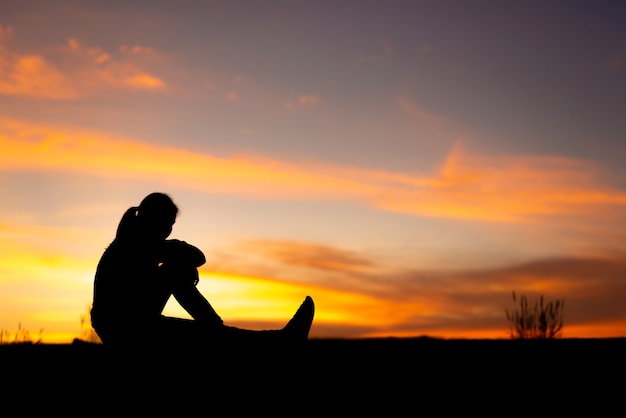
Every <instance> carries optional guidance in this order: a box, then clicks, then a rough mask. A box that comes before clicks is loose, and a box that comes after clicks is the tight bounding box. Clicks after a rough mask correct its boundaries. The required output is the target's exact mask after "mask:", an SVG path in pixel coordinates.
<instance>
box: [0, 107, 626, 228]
mask: <svg viewBox="0 0 626 418" xmlns="http://www.w3.org/2000/svg"><path fill="white" fill-rule="evenodd" d="M0 146H1V147H2V155H0V163H1V167H2V168H1V169H2V170H3V171H7V170H32V171H44V170H57V171H65V172H67V171H69V172H82V173H86V174H91V175H96V176H100V177H104V178H136V179H148V178H153V179H161V180H162V181H164V182H166V183H171V184H176V185H178V186H180V187H184V188H191V189H195V190H200V191H204V192H211V193H232V194H243V195H248V196H251V197H258V198H279V199H335V200H349V201H353V202H359V203H361V204H364V205H367V206H370V207H373V208H376V209H379V210H384V211H391V212H399V213H405V214H410V215H415V216H426V217H440V218H454V219H465V220H480V221H495V222H518V223H519V222H539V221H542V220H545V219H547V218H554V219H560V220H563V219H565V217H566V216H571V217H572V219H571V221H572V222H573V221H580V220H581V219H593V218H594V217H603V216H606V215H607V214H609V215H611V214H612V215H616V214H618V215H619V216H620V217H621V211H622V209H623V208H624V205H626V192H625V191H624V190H622V189H620V188H619V187H617V186H615V185H612V184H610V182H609V181H608V180H609V177H608V176H607V175H606V174H607V173H604V172H603V169H602V167H600V166H598V165H597V164H595V163H593V162H590V161H585V160H582V159H572V158H560V157H546V156H487V155H479V154H472V153H468V152H466V151H465V150H464V149H463V148H461V147H456V148H454V149H452V150H451V152H450V153H449V155H448V156H447V158H446V159H445V161H444V162H443V163H442V164H441V165H440V167H439V169H438V170H436V171H435V172H433V173H423V174H415V173H402V172H391V171H382V170H368V169H362V168H354V167H345V166H336V165H328V164H323V163H318V162H310V161H309V162H307V161H303V162H293V161H281V160H276V159H271V158H267V157H263V156H256V155H247V156H239V157H233V158H221V157H217V156H214V155H211V154H199V153H193V152H190V151H187V150H184V149H178V148H173V147H162V146H153V145H148V144H144V143H140V142H137V141H133V140H127V139H123V138H122V139H120V138H110V137H108V136H106V135H101V134H97V133H92V132H77V131H74V130H64V129H57V128H53V127H45V126H33V125H28V124H26V123H23V122H19V121H15V120H10V119H6V118H5V119H2V124H1V125H0Z"/></svg>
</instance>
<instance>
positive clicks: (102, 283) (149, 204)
mask: <svg viewBox="0 0 626 418" xmlns="http://www.w3.org/2000/svg"><path fill="white" fill-rule="evenodd" d="M177 215H178V207H177V206H176V204H175V203H174V202H173V201H172V199H171V198H170V197H169V196H168V195H167V194H164V193H151V194H149V195H148V196H146V197H145V198H144V199H143V200H142V201H141V203H140V205H139V206H138V207H131V208H129V209H128V210H127V211H126V213H124V215H123V217H122V219H121V221H120V223H119V226H118V228H117V234H116V236H115V239H114V240H113V242H112V243H111V244H110V245H109V246H108V248H107V249H106V250H105V251H104V254H103V255H102V257H101V259H100V262H99V263H98V267H97V270H96V275H95V280H94V294H93V307H92V310H91V321H92V326H93V328H94V330H95V331H96V332H97V334H98V336H99V337H100V339H101V340H102V342H103V343H104V344H105V345H117V346H131V345H146V346H159V345H164V344H165V345H168V344H174V345H185V346H188V345H190V344H192V345H196V344H219V343H220V342H233V341H235V342H239V341H242V342H246V343H250V342H256V341H259V342H261V341H265V342H273V341H303V340H306V339H307V338H308V333H309V329H310V327H311V323H312V321H313V314H314V306H313V300H312V299H311V298H310V297H309V296H307V297H306V298H305V300H304V302H303V303H302V305H301V306H300V307H299V308H298V311H297V312H296V314H295V315H294V317H293V318H292V319H291V320H290V321H289V322H288V323H287V325H286V326H285V327H284V328H282V329H280V330H246V329H241V328H235V327H230V326H226V325H224V323H223V321H222V319H221V318H220V316H219V315H218V314H217V313H216V312H215V310H214V309H213V307H212V306H211V304H210V303H209V302H208V301H207V299H206V298H205V297H204V296H203V295H202V294H201V293H200V292H199V291H198V289H197V288H196V284H197V283H198V267H199V266H201V265H202V264H204V263H205V261H206V259H205V257H204V254H203V253H202V251H200V250H199V249H198V248H196V247H194V246H193V245H190V244H187V243H186V242H184V241H180V240H176V239H167V238H168V236H169V235H170V233H171V232H172V227H173V225H174V223H175V222H176V217H177ZM170 296H174V298H176V300H177V301H178V302H179V303H180V305H181V306H182V307H183V308H184V309H185V310H186V311H187V312H188V313H189V314H190V315H191V317H192V318H193V319H183V318H174V317H168V316H164V315H163V314H162V311H163V308H164V307H165V304H166V303H167V301H168V299H169V297H170Z"/></svg>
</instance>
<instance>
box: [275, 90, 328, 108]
mask: <svg viewBox="0 0 626 418" xmlns="http://www.w3.org/2000/svg"><path fill="white" fill-rule="evenodd" d="M321 102H322V99H321V98H320V96H318V95H317V94H303V95H300V96H298V97H296V99H295V100H290V101H286V102H285V103H284V104H283V106H284V108H285V109H288V110H293V109H297V108H300V107H305V106H317V105H319V104H320V103H321Z"/></svg>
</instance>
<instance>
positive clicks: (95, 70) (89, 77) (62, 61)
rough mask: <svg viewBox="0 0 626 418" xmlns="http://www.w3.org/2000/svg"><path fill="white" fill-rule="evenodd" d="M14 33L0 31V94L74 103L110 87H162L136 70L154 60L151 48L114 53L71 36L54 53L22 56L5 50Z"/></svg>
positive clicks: (151, 76)
mask: <svg viewBox="0 0 626 418" xmlns="http://www.w3.org/2000/svg"><path fill="white" fill-rule="evenodd" d="M13 33H14V31H13V30H12V29H11V28H2V27H0V94H4V95H10V96H27V97H34V98H41V99H56V100H72V99H77V98H80V97H84V96H86V95H89V94H93V93H94V92H98V91H102V90H103V89H106V88H110V87H114V88H118V89H131V90H157V89H163V88H164V87H165V82H164V81H163V80H162V79H160V78H159V77H157V76H155V75H154V74H151V73H150V72H148V71H146V70H144V69H142V68H141V66H140V62H144V60H145V59H146V57H154V56H155V54H154V51H153V50H152V49H151V48H147V47H143V46H139V45H136V46H133V47H128V46H122V47H121V48H120V52H119V53H116V54H113V53H109V52H107V51H104V50H103V49H101V48H98V47H86V46H84V45H82V44H81V43H80V42H79V41H78V40H76V39H74V38H70V39H69V40H68V41H67V44H66V45H65V46H63V47H60V48H58V49H57V51H55V52H54V53H50V52H47V54H46V55H44V53H42V52H37V51H34V52H30V53H23V52H21V51H14V50H12V49H11V48H10V47H9V46H10V41H11V37H12V36H13Z"/></svg>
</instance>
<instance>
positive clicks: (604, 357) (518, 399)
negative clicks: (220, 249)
mask: <svg viewBox="0 0 626 418" xmlns="http://www.w3.org/2000/svg"><path fill="white" fill-rule="evenodd" d="M625 355H626V338H615V339H557V340H550V341H514V340H440V339H431V338H407V339H395V338H391V339H363V340H341V339H311V340H309V341H307V343H306V345H304V346H301V347H294V348H292V349H289V350H284V349H283V350H281V349H278V348H276V347H266V348H264V349H258V350H257V349H251V348H249V347H248V348H242V347H240V348H236V349H235V348H228V349H223V350H217V351H211V350H206V349H203V350H199V349H188V350H184V351H175V352H174V351H167V350H161V351H158V352H136V353H130V352H124V353H121V352H112V351H110V350H108V349H107V347H104V346H102V345H96V344H86V343H74V344H67V345H54V344H32V345H2V346H0V361H2V364H3V367H2V374H3V375H4V376H5V379H3V380H4V386H3V393H4V395H5V397H4V399H5V400H10V399H12V398H11V396H20V397H21V396H24V395H28V396H29V398H31V399H49V400H50V402H51V404H48V405H50V406H53V405H56V406H57V407H62V408H61V410H63V411H66V410H72V408H73V407H76V406H77V405H78V404H77V402H79V404H80V405H82V403H80V402H87V405H91V406H93V407H95V408H96V409H94V411H95V410H97V411H100V412H102V413H105V412H106V411H115V412H119V411H120V410H123V411H126V412H128V413H137V412H146V413H148V412H149V413H152V412H160V413H166V412H172V413H174V412H178V414H177V415H182V414H183V411H185V410H188V411H189V412H190V413H191V411H204V412H202V414H203V415H204V414H205V413H206V414H209V413H211V415H213V416H225V415H237V416H239V415H244V414H246V415H247V414H249V413H255V415H256V414H257V413H258V414H259V415H265V414H270V415H274V416H275V415H280V416H284V415H289V416H293V415H303V414H304V415H307V416H309V415H310V416H313V415H321V414H324V415H332V416H335V415H337V414H339V413H341V414H344V415H345V414H346V413H348V415H350V416H354V415H355V414H359V415H364V414H367V415H368V416H369V415H371V414H374V413H375V414H377V415H380V414H384V415H385V416H397V415H427V416H433V415H437V416H439V415H441V416H446V415H448V412H452V411H459V410H462V411H463V412H465V413H468V412H471V411H475V412H480V413H481V414H482V415H498V416H502V415H519V414H521V413H522V411H531V412H532V411H534V412H541V413H539V416H546V415H548V414H552V413H557V412H558V413H560V414H562V413H564V412H567V411H573V412H579V413H580V412H583V411H585V409H584V408H586V407H591V408H593V409H592V410H593V413H594V416H598V415H603V414H598V413H599V412H600V411H601V410H602V409H603V408H609V407H610V406H611V405H618V404H619V407H620V410H619V411H620V412H615V413H617V414H618V415H620V414H621V413H623V412H624V411H623V408H624V407H623V399H625V397H626V384H625V382H626V378H625V377H626V376H625V374H624V373H625V372H626V360H625V357H624V356H625ZM7 395H10V396H7ZM41 402H43V401H41ZM55 402H57V403H55ZM58 402H60V403H58ZM6 403H7V402H5V404H6ZM44 405H45V403H44ZM31 406H37V405H36V403H35V404H31ZM39 406H41V404H40V405H39ZM91 406H89V408H91ZM616 407H617V406H616ZM66 408H67V409H66ZM122 408H123V409H122ZM611 408H613V407H612V406H611ZM218 411H219V412H218ZM427 411H430V412H427ZM433 411H436V413H435V414H433ZM612 411H613V410H612ZM514 412H516V413H514ZM195 413H197V412H194V414H195ZM612 414H613V413H612Z"/></svg>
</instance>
